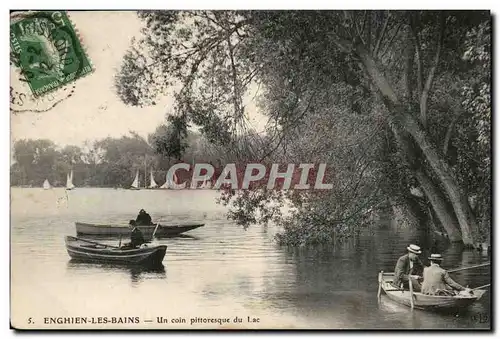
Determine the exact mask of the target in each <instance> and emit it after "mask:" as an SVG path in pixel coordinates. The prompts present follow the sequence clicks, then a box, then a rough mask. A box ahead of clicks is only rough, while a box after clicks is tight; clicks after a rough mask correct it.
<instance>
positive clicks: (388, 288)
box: [378, 245, 490, 310]
mask: <svg viewBox="0 0 500 339" xmlns="http://www.w3.org/2000/svg"><path fill="white" fill-rule="evenodd" d="M407 249H408V253H407V254H406V255H403V256H402V257H400V258H399V259H398V262H397V264H396V267H395V270H394V272H389V273H385V272H383V271H381V272H380V273H379V275H378V284H379V288H378V298H379V299H380V297H381V293H382V291H384V293H385V294H386V295H387V297H388V298H389V299H391V300H393V301H395V302H397V303H399V304H402V305H405V306H409V307H411V308H412V309H414V308H416V309H422V310H442V309H457V308H465V307H468V306H470V305H471V304H473V303H474V302H476V301H477V300H479V299H480V298H481V297H482V296H483V294H484V293H486V290H485V288H486V287H488V286H490V284H487V285H483V286H479V287H476V288H473V289H470V288H468V287H464V286H462V285H460V284H458V283H457V282H455V281H454V280H453V279H451V277H450V276H449V273H452V272H458V271H463V270H466V269H472V268H477V267H482V266H487V265H489V263H485V264H481V265H475V266H471V267H466V268H459V269H454V270H450V271H446V270H444V269H443V268H441V266H440V264H441V262H442V260H443V257H442V256H441V254H437V253H435V254H431V256H430V257H429V258H428V259H429V260H430V266H427V267H424V266H423V264H421V261H420V259H419V258H418V255H419V254H421V253H422V252H421V251H420V247H418V246H417V245H410V246H409V247H408V248H407ZM421 268H422V270H421ZM416 272H421V273H420V274H422V276H420V275H419V274H416ZM422 272H423V273H422ZM420 281H423V282H422V284H420Z"/></svg>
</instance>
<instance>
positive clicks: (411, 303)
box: [408, 276, 415, 310]
mask: <svg viewBox="0 0 500 339" xmlns="http://www.w3.org/2000/svg"><path fill="white" fill-rule="evenodd" d="M408 285H410V305H411V309H412V310H413V307H414V306H415V305H414V304H413V284H412V282H411V277H410V276H408Z"/></svg>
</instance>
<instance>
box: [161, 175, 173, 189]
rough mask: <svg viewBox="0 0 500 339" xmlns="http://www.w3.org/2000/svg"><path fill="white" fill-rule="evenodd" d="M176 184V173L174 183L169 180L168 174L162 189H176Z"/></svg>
mask: <svg viewBox="0 0 500 339" xmlns="http://www.w3.org/2000/svg"><path fill="white" fill-rule="evenodd" d="M174 183H177V175H176V174H175V173H174V181H173V182H172V180H170V179H169V178H168V174H166V175H165V183H164V184H163V185H162V186H161V187H160V188H163V189H169V188H173V187H174Z"/></svg>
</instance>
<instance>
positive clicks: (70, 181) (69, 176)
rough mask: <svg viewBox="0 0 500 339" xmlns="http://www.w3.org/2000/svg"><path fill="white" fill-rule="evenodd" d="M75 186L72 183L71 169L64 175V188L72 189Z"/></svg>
mask: <svg viewBox="0 0 500 339" xmlns="http://www.w3.org/2000/svg"><path fill="white" fill-rule="evenodd" d="M74 188H75V185H73V170H71V173H69V174H68V176H67V177H66V189H67V190H72V189H74Z"/></svg>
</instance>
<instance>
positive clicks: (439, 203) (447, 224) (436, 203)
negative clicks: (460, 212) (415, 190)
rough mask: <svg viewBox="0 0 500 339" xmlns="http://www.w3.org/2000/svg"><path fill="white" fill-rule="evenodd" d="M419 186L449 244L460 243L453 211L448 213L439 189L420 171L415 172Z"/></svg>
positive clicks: (460, 238) (448, 207) (448, 210)
mask: <svg viewBox="0 0 500 339" xmlns="http://www.w3.org/2000/svg"><path fill="white" fill-rule="evenodd" d="M415 177H416V178H417V180H418V182H419V183H420V186H421V187H422V189H423V190H424V193H425V195H426V196H427V199H429V201H430V203H431V205H432V208H433V209H434V212H436V216H437V217H438V219H439V222H441V225H443V227H444V229H445V230H446V233H447V234H448V238H449V239H450V241H451V242H459V241H462V235H461V234H460V231H459V225H458V221H457V218H456V217H455V214H454V213H453V211H450V208H451V207H450V206H449V204H447V202H446V200H445V198H444V197H443V196H442V194H441V192H440V191H439V188H438V187H436V185H435V184H434V183H433V182H432V180H431V179H430V178H429V177H428V176H427V175H426V174H425V173H424V172H423V171H421V170H417V171H415Z"/></svg>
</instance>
